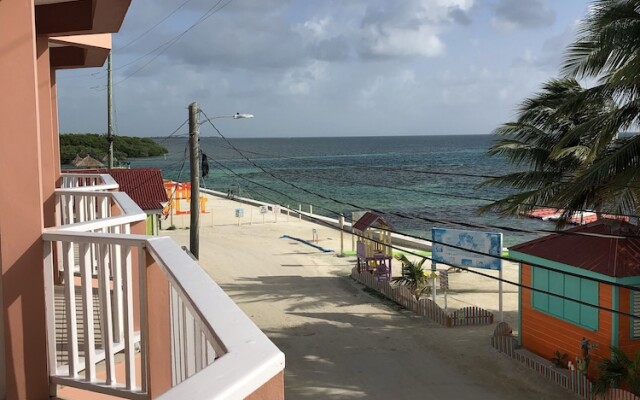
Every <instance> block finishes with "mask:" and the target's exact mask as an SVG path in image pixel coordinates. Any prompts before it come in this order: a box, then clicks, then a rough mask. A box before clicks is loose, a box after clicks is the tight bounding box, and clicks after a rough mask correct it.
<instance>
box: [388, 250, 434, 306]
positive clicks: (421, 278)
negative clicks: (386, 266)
mask: <svg viewBox="0 0 640 400" xmlns="http://www.w3.org/2000/svg"><path fill="white" fill-rule="evenodd" d="M395 258H396V259H397V260H399V261H400V262H401V263H402V275H401V276H398V277H395V278H393V279H392V281H393V282H395V283H397V284H399V285H401V286H405V287H407V288H408V289H409V291H411V294H413V297H415V298H416V300H420V297H421V296H422V295H423V294H428V293H429V291H430V289H431V287H430V286H429V277H428V276H427V275H426V274H425V270H424V269H423V267H422V265H423V264H424V262H425V260H426V258H423V259H421V260H420V261H418V262H414V261H411V260H409V259H408V258H407V256H406V255H404V254H401V255H397V256H396V257H395Z"/></svg>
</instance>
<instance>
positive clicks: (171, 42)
mask: <svg viewBox="0 0 640 400" xmlns="http://www.w3.org/2000/svg"><path fill="white" fill-rule="evenodd" d="M222 1H223V0H218V1H217V2H216V4H214V5H213V6H212V7H211V8H209V9H208V10H207V11H206V12H205V13H204V14H203V15H202V16H201V17H200V18H199V19H198V20H197V21H196V22H195V23H193V24H192V25H191V26H190V27H189V28H187V29H186V30H184V31H183V32H182V33H180V34H178V35H177V36H175V37H174V38H172V39H170V40H168V41H166V42H164V43H163V44H161V45H160V46H158V47H156V48H155V49H153V50H151V51H150V52H148V53H147V54H145V55H143V56H142V57H139V58H137V59H135V60H134V61H131V62H129V63H127V64H125V65H123V66H120V67H118V68H116V70H117V69H120V68H124V67H126V66H128V65H131V64H133V63H136V62H138V61H140V60H141V59H143V58H145V57H147V56H149V55H151V54H153V53H154V52H156V51H158V50H160V49H161V50H160V51H159V52H158V53H157V54H156V55H155V56H154V57H152V58H151V59H150V60H149V61H148V62H146V63H145V64H143V65H142V66H141V67H140V68H138V69H136V70H135V71H133V72H132V73H130V74H128V75H127V76H125V77H124V78H122V79H120V80H119V81H118V82H116V83H114V85H118V84H120V83H122V82H124V81H126V80H127V79H129V78H131V77H132V76H133V75H135V74H137V73H138V72H140V71H141V70H143V69H144V68H146V67H147V66H148V65H149V64H151V63H152V62H153V61H155V60H156V59H157V58H158V57H160V56H161V55H162V54H163V53H164V52H165V51H167V50H168V49H169V48H171V46H173V45H174V44H175V43H176V42H177V41H178V40H180V39H181V38H182V37H183V36H184V35H186V34H187V33H188V32H189V31H191V30H192V29H193V28H195V27H196V26H198V25H200V24H201V23H203V22H204V21H206V20H207V19H209V18H210V17H211V16H213V15H214V14H216V13H218V12H219V11H221V10H222V9H223V8H225V7H226V6H228V5H229V4H230V3H231V2H232V1H233V0H227V1H226V3H224V4H223V5H222V6H220V7H219V8H217V9H216V7H218V5H219V4H220V3H221V2H222Z"/></svg>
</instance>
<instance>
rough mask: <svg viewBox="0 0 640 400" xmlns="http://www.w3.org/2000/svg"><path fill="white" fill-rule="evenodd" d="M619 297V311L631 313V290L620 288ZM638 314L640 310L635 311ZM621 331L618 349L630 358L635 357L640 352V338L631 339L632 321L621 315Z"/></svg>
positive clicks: (619, 331)
mask: <svg viewBox="0 0 640 400" xmlns="http://www.w3.org/2000/svg"><path fill="white" fill-rule="evenodd" d="M618 290H619V296H618V299H619V301H618V304H619V307H620V308H619V309H620V311H621V312H623V313H631V311H632V310H631V292H630V290H629V289H623V288H620V289H618ZM635 311H636V313H638V311H639V310H635ZM618 319H619V323H618V326H619V330H618V347H619V348H620V349H622V351H624V352H625V353H626V354H628V355H629V356H630V357H634V356H635V354H636V353H637V352H640V338H638V339H633V338H631V319H630V318H629V317H625V316H622V315H620V316H619V317H618Z"/></svg>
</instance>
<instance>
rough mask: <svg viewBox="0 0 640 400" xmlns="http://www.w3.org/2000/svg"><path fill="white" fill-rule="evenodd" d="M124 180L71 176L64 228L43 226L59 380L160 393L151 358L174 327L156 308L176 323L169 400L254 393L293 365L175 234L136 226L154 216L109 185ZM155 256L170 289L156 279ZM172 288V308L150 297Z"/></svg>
mask: <svg viewBox="0 0 640 400" xmlns="http://www.w3.org/2000/svg"><path fill="white" fill-rule="evenodd" d="M96 177H99V179H96ZM114 184H115V182H113V180H112V179H111V177H110V176H109V175H92V174H65V175H64V178H63V188H61V189H58V190H57V191H56V198H57V202H58V207H59V215H60V226H57V227H56V228H49V229H46V230H45V232H44V234H43V239H44V241H45V255H44V256H45V257H44V258H45V263H44V264H45V266H44V272H45V283H46V290H47V296H46V298H47V310H48V315H47V330H48V338H49V339H48V340H49V344H48V348H49V357H48V359H49V370H50V379H51V382H52V383H54V384H60V385H66V386H71V387H76V388H80V389H85V390H90V391H95V392H100V393H105V394H111V395H116V396H120V397H125V398H130V399H149V398H151V397H152V395H151V394H150V390H149V386H150V385H151V383H150V380H151V379H152V378H151V377H150V372H149V368H150V366H149V360H150V358H151V357H154V352H162V351H165V350H166V351H168V350H167V349H164V348H162V347H161V348H157V347H154V346H153V344H152V342H151V341H150V335H154V336H155V335H164V334H166V332H159V331H154V329H156V330H157V329H162V328H158V327H157V326H149V325H150V319H149V318H150V317H149V312H150V307H152V306H153V310H152V311H153V312H154V313H158V309H159V310H160V313H165V317H166V320H168V321H169V326H168V330H169V332H168V335H169V337H170V346H169V347H170V356H169V357H168V359H170V360H171V378H170V380H171V382H164V383H163V384H161V385H160V386H163V387H171V389H169V390H168V391H166V392H165V393H164V394H162V396H161V397H162V398H163V399H180V400H184V399H185V398H191V399H196V398H198V399H231V398H233V399H235V398H244V397H246V396H248V395H250V394H251V393H253V392H254V391H256V390H257V389H258V388H260V387H261V386H262V385H264V384H265V383H266V382H268V381H269V380H270V379H271V378H273V377H274V376H276V375H277V374H278V373H280V372H281V371H283V369H284V355H283V354H282V352H280V351H279V350H278V349H277V348H276V347H275V345H273V343H271V341H269V339H268V338H267V337H266V336H265V335H264V334H263V333H262V332H261V331H260V330H259V329H258V328H257V327H256V326H255V325H254V324H253V322H252V321H251V320H250V319H249V318H248V317H247V316H246V315H245V314H244V313H243V312H242V311H241V310H240V309H239V308H238V307H237V305H236V304H235V303H233V301H232V300H231V299H230V298H229V297H228V296H227V295H226V294H225V293H224V292H223V291H222V289H220V287H219V286H218V285H216V284H215V283H214V282H213V281H212V280H211V279H210V278H209V277H208V276H207V275H206V273H205V272H204V271H203V270H202V268H201V267H200V266H199V265H198V264H197V263H196V262H195V261H193V260H192V259H191V258H190V257H189V256H188V255H187V254H186V253H185V252H184V251H183V250H182V249H180V247H179V246H178V245H177V244H176V243H175V242H174V241H173V240H172V239H170V238H166V237H148V236H145V235H135V234H131V231H132V224H135V223H140V222H141V221H144V220H145V217H146V216H145V214H144V213H143V212H142V211H141V210H140V209H139V208H138V207H137V206H136V205H135V204H134V203H133V202H132V201H131V199H129V198H128V196H126V195H125V194H123V193H119V192H109V191H106V190H112V189H114V188H117V185H115V187H114ZM92 189H97V190H96V191H93V190H92ZM150 263H154V264H155V265H157V266H158V267H159V270H160V271H162V274H163V276H164V277H165V279H166V282H168V286H169V288H168V290H167V288H166V286H165V287H162V286H164V285H161V287H157V286H153V285H154V284H151V283H148V281H147V278H146V277H147V269H148V268H149V265H150ZM58 270H60V271H61V272H62V279H57V280H58V281H60V280H62V281H63V285H60V284H57V285H56V284H55V281H56V277H57V272H58ZM154 282H155V281H154ZM155 285H157V283H155ZM162 290H167V293H168V296H167V297H168V299H167V303H166V304H165V306H164V307H163V305H162V304H149V301H148V299H149V297H150V295H151V294H153V293H155V292H157V291H162ZM186 396H189V397H186ZM157 397H158V394H157V393H156V394H153V398H157Z"/></svg>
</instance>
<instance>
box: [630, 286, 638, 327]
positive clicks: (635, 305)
mask: <svg viewBox="0 0 640 400" xmlns="http://www.w3.org/2000/svg"><path fill="white" fill-rule="evenodd" d="M631 312H632V313H633V315H635V316H636V317H638V318H634V319H633V321H632V322H631V337H632V338H634V339H640V286H639V287H638V290H633V291H632V292H631Z"/></svg>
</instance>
